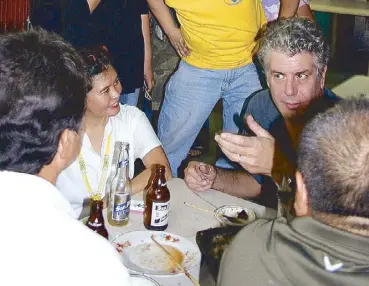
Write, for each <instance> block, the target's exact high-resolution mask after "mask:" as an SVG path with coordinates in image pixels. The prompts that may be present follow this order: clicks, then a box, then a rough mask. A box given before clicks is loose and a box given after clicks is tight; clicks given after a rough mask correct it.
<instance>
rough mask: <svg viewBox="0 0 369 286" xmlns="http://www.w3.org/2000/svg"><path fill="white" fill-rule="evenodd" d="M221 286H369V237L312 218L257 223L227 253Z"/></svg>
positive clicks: (221, 266) (243, 233) (250, 226)
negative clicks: (287, 222)
mask: <svg viewBox="0 0 369 286" xmlns="http://www.w3.org/2000/svg"><path fill="white" fill-rule="evenodd" d="M218 285H219V286H238V285H298V286H303V285H308V286H311V285H355V286H356V285H369V237H365V236H361V235H355V234H352V233H349V232H346V231H342V230H339V229H336V228H333V227H330V226H328V225H326V224H323V223H320V222H318V221H316V220H314V219H312V218H310V217H300V218H295V219H294V220H293V221H292V222H291V223H290V224H286V223H285V221H284V220H281V219H280V220H265V219H258V220H256V221H255V222H254V223H252V224H250V225H248V226H246V227H244V228H243V229H242V230H241V231H240V232H239V233H238V234H237V236H236V237H235V239H234V241H233V242H232V243H231V245H230V246H229V247H228V248H227V250H226V252H225V254H224V256H223V258H222V261H221V265H220V270H219V276H218Z"/></svg>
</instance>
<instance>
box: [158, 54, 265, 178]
mask: <svg viewBox="0 0 369 286" xmlns="http://www.w3.org/2000/svg"><path fill="white" fill-rule="evenodd" d="M259 89H261V86H260V81H259V77H258V73H257V71H256V68H255V65H254V64H253V63H251V64H248V65H246V66H243V67H240V68H235V69H229V70H209V69H200V68H196V67H194V66H192V65H189V64H187V63H186V62H184V61H181V62H180V64H179V67H178V70H177V71H176V72H175V73H174V74H173V76H172V77H171V78H170V80H169V82H168V84H167V86H166V88H165V97H164V102H163V106H162V108H161V111H160V115H159V122H158V135H159V139H160V141H161V143H162V144H163V147H164V151H165V153H166V155H167V156H168V160H169V163H170V166H171V168H172V173H173V175H174V176H177V169H178V167H179V166H180V165H181V163H182V161H183V160H184V159H185V158H186V156H187V153H188V151H189V149H190V148H191V145H192V143H193V142H194V140H195V138H196V136H197V134H198V133H199V131H200V129H201V126H202V125H203V124H204V122H205V120H206V119H207V118H208V116H209V115H210V113H211V111H212V109H213V108H214V106H215V104H216V103H217V102H218V100H219V99H222V100H223V131H228V132H233V133H237V132H238V129H239V127H238V126H237V124H236V122H235V120H234V118H235V117H236V118H237V119H238V117H239V114H240V112H241V109H242V106H243V104H244V101H245V99H246V98H247V97H248V96H249V95H251V94H252V93H253V92H255V91H257V90H259Z"/></svg>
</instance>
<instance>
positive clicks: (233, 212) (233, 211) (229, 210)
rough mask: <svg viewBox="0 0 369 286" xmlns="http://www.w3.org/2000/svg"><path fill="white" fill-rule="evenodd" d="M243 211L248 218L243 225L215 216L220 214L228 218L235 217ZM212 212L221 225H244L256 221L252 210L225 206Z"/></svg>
mask: <svg viewBox="0 0 369 286" xmlns="http://www.w3.org/2000/svg"><path fill="white" fill-rule="evenodd" d="M243 210H244V211H245V212H246V213H247V216H248V218H247V220H246V222H245V223H234V222H230V221H229V220H228V219H226V218H225V217H223V216H220V215H217V214H221V215H226V216H230V217H237V215H238V213H239V212H241V211H243ZM214 212H215V217H216V218H217V220H218V221H219V222H220V223H221V224H222V225H246V224H249V223H250V222H252V221H254V220H255V219H256V215H255V213H254V212H253V211H252V210H249V209H248V208H245V207H241V206H233V205H225V206H221V207H219V208H217V209H216V210H215V211H214Z"/></svg>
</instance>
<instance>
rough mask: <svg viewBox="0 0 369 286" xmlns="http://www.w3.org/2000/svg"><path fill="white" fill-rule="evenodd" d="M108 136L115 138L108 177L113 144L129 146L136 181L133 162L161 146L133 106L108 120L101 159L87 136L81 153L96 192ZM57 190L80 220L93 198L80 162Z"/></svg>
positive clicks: (66, 173)
mask: <svg viewBox="0 0 369 286" xmlns="http://www.w3.org/2000/svg"><path fill="white" fill-rule="evenodd" d="M109 134H112V137H111V143H110V159H109V169H108V172H107V177H108V176H109V174H110V169H111V161H112V157H113V153H114V144H115V142H116V141H122V142H128V143H129V157H130V162H129V172H130V177H131V178H133V175H134V161H135V160H136V159H137V158H140V159H142V158H143V157H145V155H146V154H147V153H149V152H150V151H151V150H152V149H154V148H155V147H157V146H161V144H160V141H159V139H158V137H157V136H156V134H155V132H154V130H153V128H152V126H151V124H150V122H149V120H148V119H147V117H146V115H145V114H144V113H143V112H142V111H140V110H139V109H138V108H136V107H134V106H129V105H121V106H120V112H119V114H117V115H116V116H114V117H111V118H109V122H108V123H107V125H106V127H105V133H104V138H103V143H102V147H101V155H100V154H97V153H96V152H95V150H94V149H93V147H92V144H91V142H90V140H89V138H88V136H87V134H85V135H84V137H83V142H82V149H81V152H82V156H83V159H84V161H85V164H86V169H87V176H88V181H89V183H90V186H91V188H92V190H94V191H97V188H98V184H99V181H100V176H101V173H102V172H101V170H102V165H103V160H104V154H105V148H106V144H107V141H108V137H109ZM56 186H57V188H58V189H59V190H60V191H61V192H62V194H63V195H64V196H65V197H66V198H67V200H68V201H69V202H70V203H71V205H72V208H73V209H74V210H75V212H76V215H77V217H78V216H79V215H80V214H81V211H82V207H83V201H84V200H86V199H87V198H89V197H90V194H89V192H88V190H87V188H86V185H85V183H84V181H83V177H82V173H81V170H80V167H79V163H78V160H76V161H74V162H73V163H72V164H71V165H70V166H69V167H68V168H67V169H65V170H64V171H63V172H62V173H61V174H60V175H59V177H58V179H57V182H56ZM104 191H105V186H103V188H102V195H103V196H104Z"/></svg>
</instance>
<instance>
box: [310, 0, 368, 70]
mask: <svg viewBox="0 0 369 286" xmlns="http://www.w3.org/2000/svg"><path fill="white" fill-rule="evenodd" d="M310 7H311V9H312V10H314V11H320V12H328V13H333V14H334V15H333V22H332V31H333V34H332V43H331V45H332V55H334V54H335V49H336V43H337V14H344V15H353V16H364V17H369V2H367V1H366V0H310ZM368 74H369V64H368Z"/></svg>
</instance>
